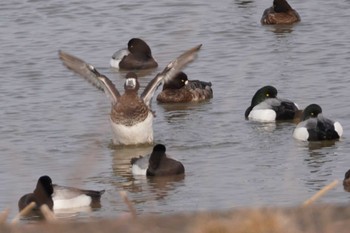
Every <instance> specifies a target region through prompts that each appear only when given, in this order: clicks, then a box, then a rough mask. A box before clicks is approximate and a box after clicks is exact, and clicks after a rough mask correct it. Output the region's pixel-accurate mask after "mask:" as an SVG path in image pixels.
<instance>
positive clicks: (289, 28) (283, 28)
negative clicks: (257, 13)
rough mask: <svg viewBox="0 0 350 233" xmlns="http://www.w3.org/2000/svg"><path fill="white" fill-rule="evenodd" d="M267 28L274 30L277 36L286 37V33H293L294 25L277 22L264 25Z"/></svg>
mask: <svg viewBox="0 0 350 233" xmlns="http://www.w3.org/2000/svg"><path fill="white" fill-rule="evenodd" d="M264 27H266V28H267V30H269V31H271V32H274V33H275V34H276V36H277V37H279V38H280V37H285V36H286V34H289V33H292V32H293V30H294V25H288V24H287V25H284V24H276V25H264Z"/></svg>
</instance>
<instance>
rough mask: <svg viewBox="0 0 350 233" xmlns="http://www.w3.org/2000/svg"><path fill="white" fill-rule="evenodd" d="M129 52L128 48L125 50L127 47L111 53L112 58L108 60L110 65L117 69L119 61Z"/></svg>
mask: <svg viewBox="0 0 350 233" xmlns="http://www.w3.org/2000/svg"><path fill="white" fill-rule="evenodd" d="M129 53H130V52H129V50H127V49H121V50H119V51H117V52H115V53H114V54H113V57H114V58H112V59H111V60H110V62H109V63H110V65H111V67H113V68H116V69H119V63H120V61H121V60H122V59H123V58H124V56H127V55H128V54H129Z"/></svg>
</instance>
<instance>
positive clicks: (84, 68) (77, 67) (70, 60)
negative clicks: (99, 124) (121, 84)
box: [58, 51, 120, 104]
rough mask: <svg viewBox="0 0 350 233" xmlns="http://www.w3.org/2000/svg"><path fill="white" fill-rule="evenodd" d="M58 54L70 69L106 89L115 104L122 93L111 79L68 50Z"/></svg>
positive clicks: (98, 86)
mask: <svg viewBox="0 0 350 233" xmlns="http://www.w3.org/2000/svg"><path fill="white" fill-rule="evenodd" d="M58 54H59V57H60V59H61V60H62V62H63V64H64V65H65V66H66V67H67V68H68V69H70V70H72V71H74V72H75V73H77V74H79V75H80V76H82V77H83V78H84V79H85V80H87V81H88V82H89V83H91V84H92V85H93V86H95V87H96V88H97V89H99V90H102V91H104V92H105V93H106V95H107V97H108V98H109V99H110V100H111V102H112V103H113V104H114V103H116V102H117V101H118V98H119V97H120V94H119V92H118V90H117V88H116V87H115V86H114V84H113V83H112V81H111V80H109V79H108V78H107V77H106V76H105V75H103V74H100V73H99V72H98V71H97V70H96V68H95V67H93V66H92V65H90V64H88V63H86V62H84V61H83V60H81V59H79V58H77V57H75V56H73V55H70V54H68V53H66V52H63V51H58Z"/></svg>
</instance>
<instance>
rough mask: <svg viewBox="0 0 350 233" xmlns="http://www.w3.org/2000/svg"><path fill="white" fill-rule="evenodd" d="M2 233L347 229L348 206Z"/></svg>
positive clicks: (8, 228)
mask: <svg viewBox="0 0 350 233" xmlns="http://www.w3.org/2000/svg"><path fill="white" fill-rule="evenodd" d="M0 232H2V233H7V232H9V233H10V232H11V233H20V232H21V233H23V232H28V233H41V232H43V233H44V232H45V233H56V232H57V233H62V232H65V233H73V232H81V233H90V232H94V233H95V232H107V233H109V232H111V233H112V232H113V233H115V232H152V233H158V232H191V233H216V232H218V233H219V232H220V233H225V232H237V233H243V232H245V233H249V232H252V233H255V232H266V233H274V232H283V233H288V232H293V233H294V232H308V233H311V232H315V233H321V232H325V233H326V232H329V233H330V232H337V233H341V232H344V233H345V232H350V208H349V207H347V206H346V207H343V206H331V205H317V206H309V207H293V208H292V207H291V208H261V209H233V210H231V211H225V212H196V213H182V214H172V215H143V216H137V218H132V217H130V218H117V219H96V220H92V221H89V222H61V221H56V222H51V223H49V222H41V223H38V224H25V225H24V224H16V225H10V224H7V223H4V224H2V225H1V226H0Z"/></svg>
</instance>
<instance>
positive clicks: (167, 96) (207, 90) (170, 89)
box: [157, 72, 213, 103]
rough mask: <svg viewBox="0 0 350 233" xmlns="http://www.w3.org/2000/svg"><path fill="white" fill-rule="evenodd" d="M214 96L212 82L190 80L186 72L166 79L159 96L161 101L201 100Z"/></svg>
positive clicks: (158, 99)
mask: <svg viewBox="0 0 350 233" xmlns="http://www.w3.org/2000/svg"><path fill="white" fill-rule="evenodd" d="M211 98H213V90H212V89H211V83H210V82H203V81H199V80H188V78H187V75H186V74H185V73H184V72H180V73H178V74H177V75H176V76H174V77H171V78H169V79H167V78H166V79H164V84H163V90H162V92H161V93H159V94H158V96H157V101H158V102H160V103H188V102H199V101H203V100H208V99H211Z"/></svg>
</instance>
